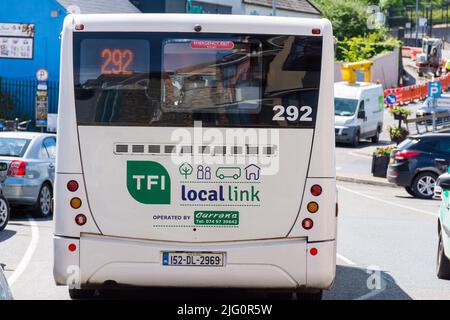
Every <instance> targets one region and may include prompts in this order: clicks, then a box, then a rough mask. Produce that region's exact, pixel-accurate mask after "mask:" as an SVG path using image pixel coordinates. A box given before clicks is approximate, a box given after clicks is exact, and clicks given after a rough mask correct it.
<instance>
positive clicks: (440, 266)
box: [436, 173, 450, 280]
mask: <svg viewBox="0 0 450 320" xmlns="http://www.w3.org/2000/svg"><path fill="white" fill-rule="evenodd" d="M436 184H437V185H438V186H439V188H440V189H441V190H442V193H441V197H442V201H441V207H440V209H439V219H438V238H439V241H438V250H437V259H436V274H437V276H438V278H439V279H445V280H450V234H449V231H448V230H450V209H449V205H450V195H449V192H448V191H450V174H448V173H445V174H443V175H441V176H439V179H438V181H437V182H436Z"/></svg>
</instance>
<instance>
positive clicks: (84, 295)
mask: <svg viewBox="0 0 450 320" xmlns="http://www.w3.org/2000/svg"><path fill="white" fill-rule="evenodd" d="M69 296H70V299H72V300H88V299H92V298H94V296H95V290H88V289H69Z"/></svg>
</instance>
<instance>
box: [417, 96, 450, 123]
mask: <svg viewBox="0 0 450 320" xmlns="http://www.w3.org/2000/svg"><path fill="white" fill-rule="evenodd" d="M435 112H436V117H437V118H436V121H437V123H438V124H439V123H441V122H442V121H445V122H448V121H449V120H450V109H449V108H447V107H443V106H439V105H437V106H435V107H433V98H427V99H426V100H425V101H424V103H423V104H422V106H420V107H419V108H418V109H417V111H416V118H417V119H418V120H420V118H423V117H426V116H431V115H433V113H435ZM426 122H427V124H428V125H431V124H432V123H433V120H431V119H428V120H426ZM423 123H424V120H422V121H419V124H423Z"/></svg>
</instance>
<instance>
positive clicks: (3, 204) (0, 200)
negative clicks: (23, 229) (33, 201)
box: [0, 196, 10, 231]
mask: <svg viewBox="0 0 450 320" xmlns="http://www.w3.org/2000/svg"><path fill="white" fill-rule="evenodd" d="M9 214H10V209H9V204H8V201H7V200H6V199H5V198H4V197H2V196H0V231H2V230H4V229H5V228H6V226H7V225H8V221H9Z"/></svg>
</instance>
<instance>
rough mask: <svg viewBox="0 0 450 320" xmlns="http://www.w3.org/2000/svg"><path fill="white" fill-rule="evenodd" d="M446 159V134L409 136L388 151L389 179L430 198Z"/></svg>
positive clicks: (449, 146) (449, 139)
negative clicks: (389, 153)
mask: <svg viewBox="0 0 450 320" xmlns="http://www.w3.org/2000/svg"><path fill="white" fill-rule="evenodd" d="M449 163H450V134H448V133H433V134H424V135H421V136H413V137H409V138H408V139H406V140H405V141H403V142H402V143H401V144H399V145H398V146H397V147H396V148H395V149H394V150H392V152H391V155H390V163H389V167H388V172H387V179H388V181H389V182H392V183H395V184H397V185H399V186H402V187H404V188H405V189H406V191H407V192H408V193H409V194H411V195H413V196H414V197H417V198H422V199H431V198H432V197H433V195H434V187H435V184H436V180H437V178H438V177H439V175H441V174H442V173H444V172H445V166H443V164H447V165H448V164H449Z"/></svg>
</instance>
